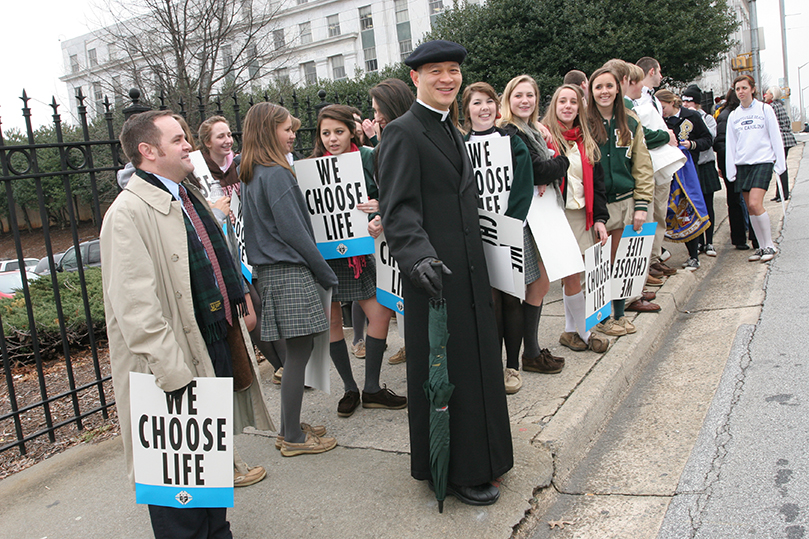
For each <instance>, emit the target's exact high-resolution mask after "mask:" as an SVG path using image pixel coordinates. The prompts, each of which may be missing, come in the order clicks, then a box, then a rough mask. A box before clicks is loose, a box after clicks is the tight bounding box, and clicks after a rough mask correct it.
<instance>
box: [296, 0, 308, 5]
mask: <svg viewBox="0 0 809 539" xmlns="http://www.w3.org/2000/svg"><path fill="white" fill-rule="evenodd" d="M308 1H309V0H298V5H301V4H305V3H306V2H308Z"/></svg>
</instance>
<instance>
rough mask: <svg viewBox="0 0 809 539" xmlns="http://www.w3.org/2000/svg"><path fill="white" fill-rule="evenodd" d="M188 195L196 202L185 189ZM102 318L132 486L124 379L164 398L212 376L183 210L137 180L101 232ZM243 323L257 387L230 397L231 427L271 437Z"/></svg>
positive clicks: (115, 205) (167, 196)
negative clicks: (149, 383) (141, 377)
mask: <svg viewBox="0 0 809 539" xmlns="http://www.w3.org/2000/svg"><path fill="white" fill-rule="evenodd" d="M184 185H185V186H186V188H187V189H188V192H189V193H191V194H192V195H193V196H197V197H198V198H201V196H200V195H199V192H198V191H197V190H196V189H195V188H194V187H193V186H190V185H186V184H184ZM101 268H102V277H103V286H104V310H105V313H106V320H107V337H108V338H109V346H110V362H111V365H112V379H113V387H114V388H115V399H116V406H117V408H118V417H119V421H120V423H121V437H122V439H123V442H124V452H125V455H126V459H127V471H128V473H129V479H130V482H131V483H132V485H134V469H133V464H132V436H131V426H130V417H129V373H130V372H142V373H151V374H153V375H154V376H155V378H156V383H157V385H158V387H160V389H162V390H164V391H173V390H176V389H179V388H181V387H183V386H185V385H186V384H188V383H189V382H190V381H191V379H192V378H194V377H201V376H215V374H214V369H213V365H212V363H211V359H210V357H209V356H208V351H207V347H206V345H205V340H204V339H203V337H202V334H201V332H200V331H199V328H198V326H197V323H196V319H195V317H194V304H193V300H192V297H191V277H190V273H189V265H188V241H187V238H186V229H185V222H184V220H183V210H182V204H181V203H180V202H179V201H176V200H174V199H173V198H172V196H171V195H170V194H169V193H167V192H166V191H163V190H162V189H158V188H157V187H154V186H153V185H150V184H149V183H148V182H146V181H144V180H143V179H142V178H140V177H138V176H137V175H135V176H133V177H132V180H131V181H130V182H129V184H128V185H127V186H126V189H124V191H122V192H121V193H120V194H119V195H118V197H117V198H116V199H115V201H114V202H113V204H112V206H110V208H109V210H108V211H107V213H106V215H105V216H104V223H103V225H102V227H101ZM239 320H240V325H241V327H242V331H243V335H244V338H245V341H246V343H247V344H248V345H247V348H248V351H249V354H250V357H251V363H252V367H253V372H254V382H253V384H252V385H251V386H250V388H248V389H247V390H245V391H242V392H239V393H236V394H234V395H235V396H234V427H235V428H236V429H237V432H241V429H242V428H243V427H244V426H246V425H253V426H255V427H256V428H259V429H262V430H274V427H273V425H272V421H271V419H270V416H269V413H268V411H267V408H266V405H265V400H264V398H263V396H262V394H261V384H260V383H259V382H258V367H257V365H256V362H255V355H254V354H253V350H252V348H253V347H252V344H250V337H249V335H248V334H247V331H246V328H245V327H244V321H243V320H241V319H239Z"/></svg>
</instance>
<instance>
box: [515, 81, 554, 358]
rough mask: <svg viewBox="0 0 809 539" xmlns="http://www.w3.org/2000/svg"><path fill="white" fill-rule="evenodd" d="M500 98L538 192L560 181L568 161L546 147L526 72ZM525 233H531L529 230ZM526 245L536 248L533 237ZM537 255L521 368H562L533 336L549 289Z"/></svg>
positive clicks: (525, 317)
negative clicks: (526, 155)
mask: <svg viewBox="0 0 809 539" xmlns="http://www.w3.org/2000/svg"><path fill="white" fill-rule="evenodd" d="M500 101H501V105H500V111H501V115H502V118H501V120H500V123H499V125H500V127H502V128H503V130H504V131H505V133H506V134H507V135H509V136H512V137H513V136H517V137H519V138H520V139H522V141H523V142H524V143H525V145H526V146H528V153H529V155H530V156H531V164H532V168H533V171H534V185H535V186H538V192H539V193H540V194H542V193H544V191H545V188H546V187H547V186H548V185H551V184H552V183H554V182H555V181H557V180H561V178H562V177H563V176H564V175H565V172H566V171H567V166H568V160H567V157H565V156H563V155H558V156H555V157H554V156H553V152H552V150H551V149H550V148H548V141H547V139H546V136H547V135H549V133H548V130H547V128H546V127H545V126H543V125H542V124H540V123H539V121H538V118H539V109H538V101H539V87H538V86H537V83H536V81H535V80H534V79H533V78H532V77H530V76H528V75H520V76H519V77H514V78H513V79H511V80H510V81H509V83H508V84H507V85H506V88H505V90H503V95H502V97H501V98H500ZM542 232H546V231H542ZM529 233H531V234H533V231H529ZM536 233H540V231H536ZM530 247H532V248H533V249H536V244H535V243H534V239H533V236H531V242H530ZM537 258H538V260H539V272H540V277H539V279H537V280H535V281H533V282H532V283H531V284H529V285H528V286H527V287H526V290H525V302H523V324H524V325H523V345H524V349H523V370H531V371H535V372H545V373H552V372H559V371H560V370H562V367H564V364H565V360H564V358H561V357H557V356H554V355H552V354H551V352H550V350H548V349H547V348H541V347H540V346H539V341H538V338H537V334H538V332H539V319H540V316H541V315H542V301H543V299H544V298H545V294H547V293H548V290H550V281H548V275H547V273H546V272H545V266H544V265H543V264H542V259H541V258H539V257H538V255H537Z"/></svg>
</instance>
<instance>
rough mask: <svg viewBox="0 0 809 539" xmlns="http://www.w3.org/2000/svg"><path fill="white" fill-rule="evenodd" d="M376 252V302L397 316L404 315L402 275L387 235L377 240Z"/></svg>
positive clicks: (381, 235)
mask: <svg viewBox="0 0 809 539" xmlns="http://www.w3.org/2000/svg"><path fill="white" fill-rule="evenodd" d="M375 244H376V250H375V251H374V253H375V254H374V257H375V258H376V301H377V302H378V303H379V304H380V305H383V306H385V307H387V308H388V309H390V310H392V311H393V312H395V313H396V314H404V296H403V293H402V274H401V272H400V271H399V263H398V262H396V260H395V259H394V258H393V255H392V254H390V249H389V248H388V240H387V239H385V233H384V232H383V233H382V234H380V235H379V237H378V238H376V240H375Z"/></svg>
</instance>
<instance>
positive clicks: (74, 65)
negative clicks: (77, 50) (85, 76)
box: [70, 54, 79, 73]
mask: <svg viewBox="0 0 809 539" xmlns="http://www.w3.org/2000/svg"><path fill="white" fill-rule="evenodd" d="M70 72H71V73H78V72H79V55H78V54H71V55H70Z"/></svg>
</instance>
